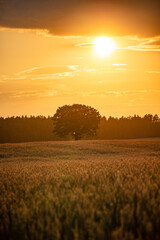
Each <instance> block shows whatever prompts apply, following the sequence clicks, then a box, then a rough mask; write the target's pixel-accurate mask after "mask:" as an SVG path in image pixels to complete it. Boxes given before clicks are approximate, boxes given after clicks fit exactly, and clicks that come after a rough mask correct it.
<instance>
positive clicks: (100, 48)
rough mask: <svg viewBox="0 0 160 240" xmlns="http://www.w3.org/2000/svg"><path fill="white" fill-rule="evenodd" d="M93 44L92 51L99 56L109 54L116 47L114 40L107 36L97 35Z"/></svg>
mask: <svg viewBox="0 0 160 240" xmlns="http://www.w3.org/2000/svg"><path fill="white" fill-rule="evenodd" d="M93 44H94V51H95V53H96V54H97V55H98V56H99V57H107V56H109V55H111V54H112V53H113V52H114V50H115V48H116V43H115V41H114V40H113V39H112V38H109V37H97V38H96V39H95V40H94V43H93Z"/></svg>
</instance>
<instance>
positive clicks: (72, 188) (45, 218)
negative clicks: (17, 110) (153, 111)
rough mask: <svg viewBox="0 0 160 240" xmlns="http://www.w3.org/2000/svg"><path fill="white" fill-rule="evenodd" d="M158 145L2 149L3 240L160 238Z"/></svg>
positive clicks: (88, 143) (95, 143)
mask: <svg viewBox="0 0 160 240" xmlns="http://www.w3.org/2000/svg"><path fill="white" fill-rule="evenodd" d="M159 226H160V140H122V141H121V140H118V141H116V140H111V141H108V140H105V141H77V142H41V143H24V144H3V145H0V239H1V240H12V239H14V240H32V239H33V240H58V239H59V240H72V239H74V240H86V239H88V240H103V239H104V240H110V239H113V240H116V239H117V240H121V239H123V240H125V239H128V240H130V239H131V240H132V239H137V240H143V239H146V240H149V239H152V240H159V239H160V233H159Z"/></svg>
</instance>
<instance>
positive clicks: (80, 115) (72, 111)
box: [53, 104, 101, 140]
mask: <svg viewBox="0 0 160 240" xmlns="http://www.w3.org/2000/svg"><path fill="white" fill-rule="evenodd" d="M100 119H101V116H100V114H99V112H98V111H97V110H96V109H94V108H92V107H90V106H86V105H82V104H73V105H64V106H62V107H59V108H58V109H57V111H56V113H55V115H54V116H53V121H54V133H55V134H56V135H57V136H59V137H65V136H67V135H69V134H70V135H71V136H72V137H73V138H74V139H75V140H78V139H81V138H82V137H83V136H95V135H96V132H97V128H98V125H99V122H100Z"/></svg>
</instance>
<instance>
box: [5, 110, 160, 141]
mask: <svg viewBox="0 0 160 240" xmlns="http://www.w3.org/2000/svg"><path fill="white" fill-rule="evenodd" d="M53 128H54V127H53V118H52V117H44V116H37V117H35V116H30V117H26V116H25V117H24V116H22V117H9V118H3V117H1V118H0V143H10V142H32V141H54V140H60V139H61V140H69V139H71V137H70V136H69V137H63V138H60V137H57V136H56V135H55V133H53ZM150 137H160V118H159V117H158V116H157V115H155V116H153V115H151V114H147V115H145V116H144V117H140V116H137V115H135V116H132V117H131V116H130V117H121V118H114V117H109V118H108V119H106V118H105V117H102V118H101V120H100V123H99V128H98V130H97V135H96V136H93V137H89V139H128V138H150ZM83 138H86V137H85V136H84V137H83Z"/></svg>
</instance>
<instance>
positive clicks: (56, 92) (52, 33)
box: [0, 0, 160, 117]
mask: <svg viewBox="0 0 160 240" xmlns="http://www.w3.org/2000/svg"><path fill="white" fill-rule="evenodd" d="M159 9H160V3H159V1H158V0H154V1H149V0H146V1H143V0H139V1H136V0H134V1H132V0H130V1H128V0H112V1H111V0H110V1H107V0H99V1H96V0H81V1H79V0H68V1H67V0H59V1H56V0H28V1H26V0H0V66H1V67H0V116H2V117H8V116H13V115H14V116H21V115H28V116H30V115H45V116H47V115H50V116H52V115H53V114H54V113H55V112H56V109H57V108H58V107H60V106H63V105H65V104H70V105H71V104H74V103H79V104H85V105H89V106H92V107H94V108H96V109H97V110H99V112H100V114H101V115H102V116H106V117H109V116H115V117H121V116H129V115H134V114H138V115H140V116H143V115H144V114H148V113H151V114H159V115H160V27H159V26H160V17H159ZM102 36H103V37H104V36H105V37H107V38H109V39H111V41H113V42H114V43H115V48H114V50H113V52H112V54H110V55H106V56H100V55H99V54H97V53H96V52H95V41H96V39H98V38H99V37H102ZM104 48H105V46H104ZM102 51H103V46H102ZM104 51H105V49H104Z"/></svg>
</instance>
